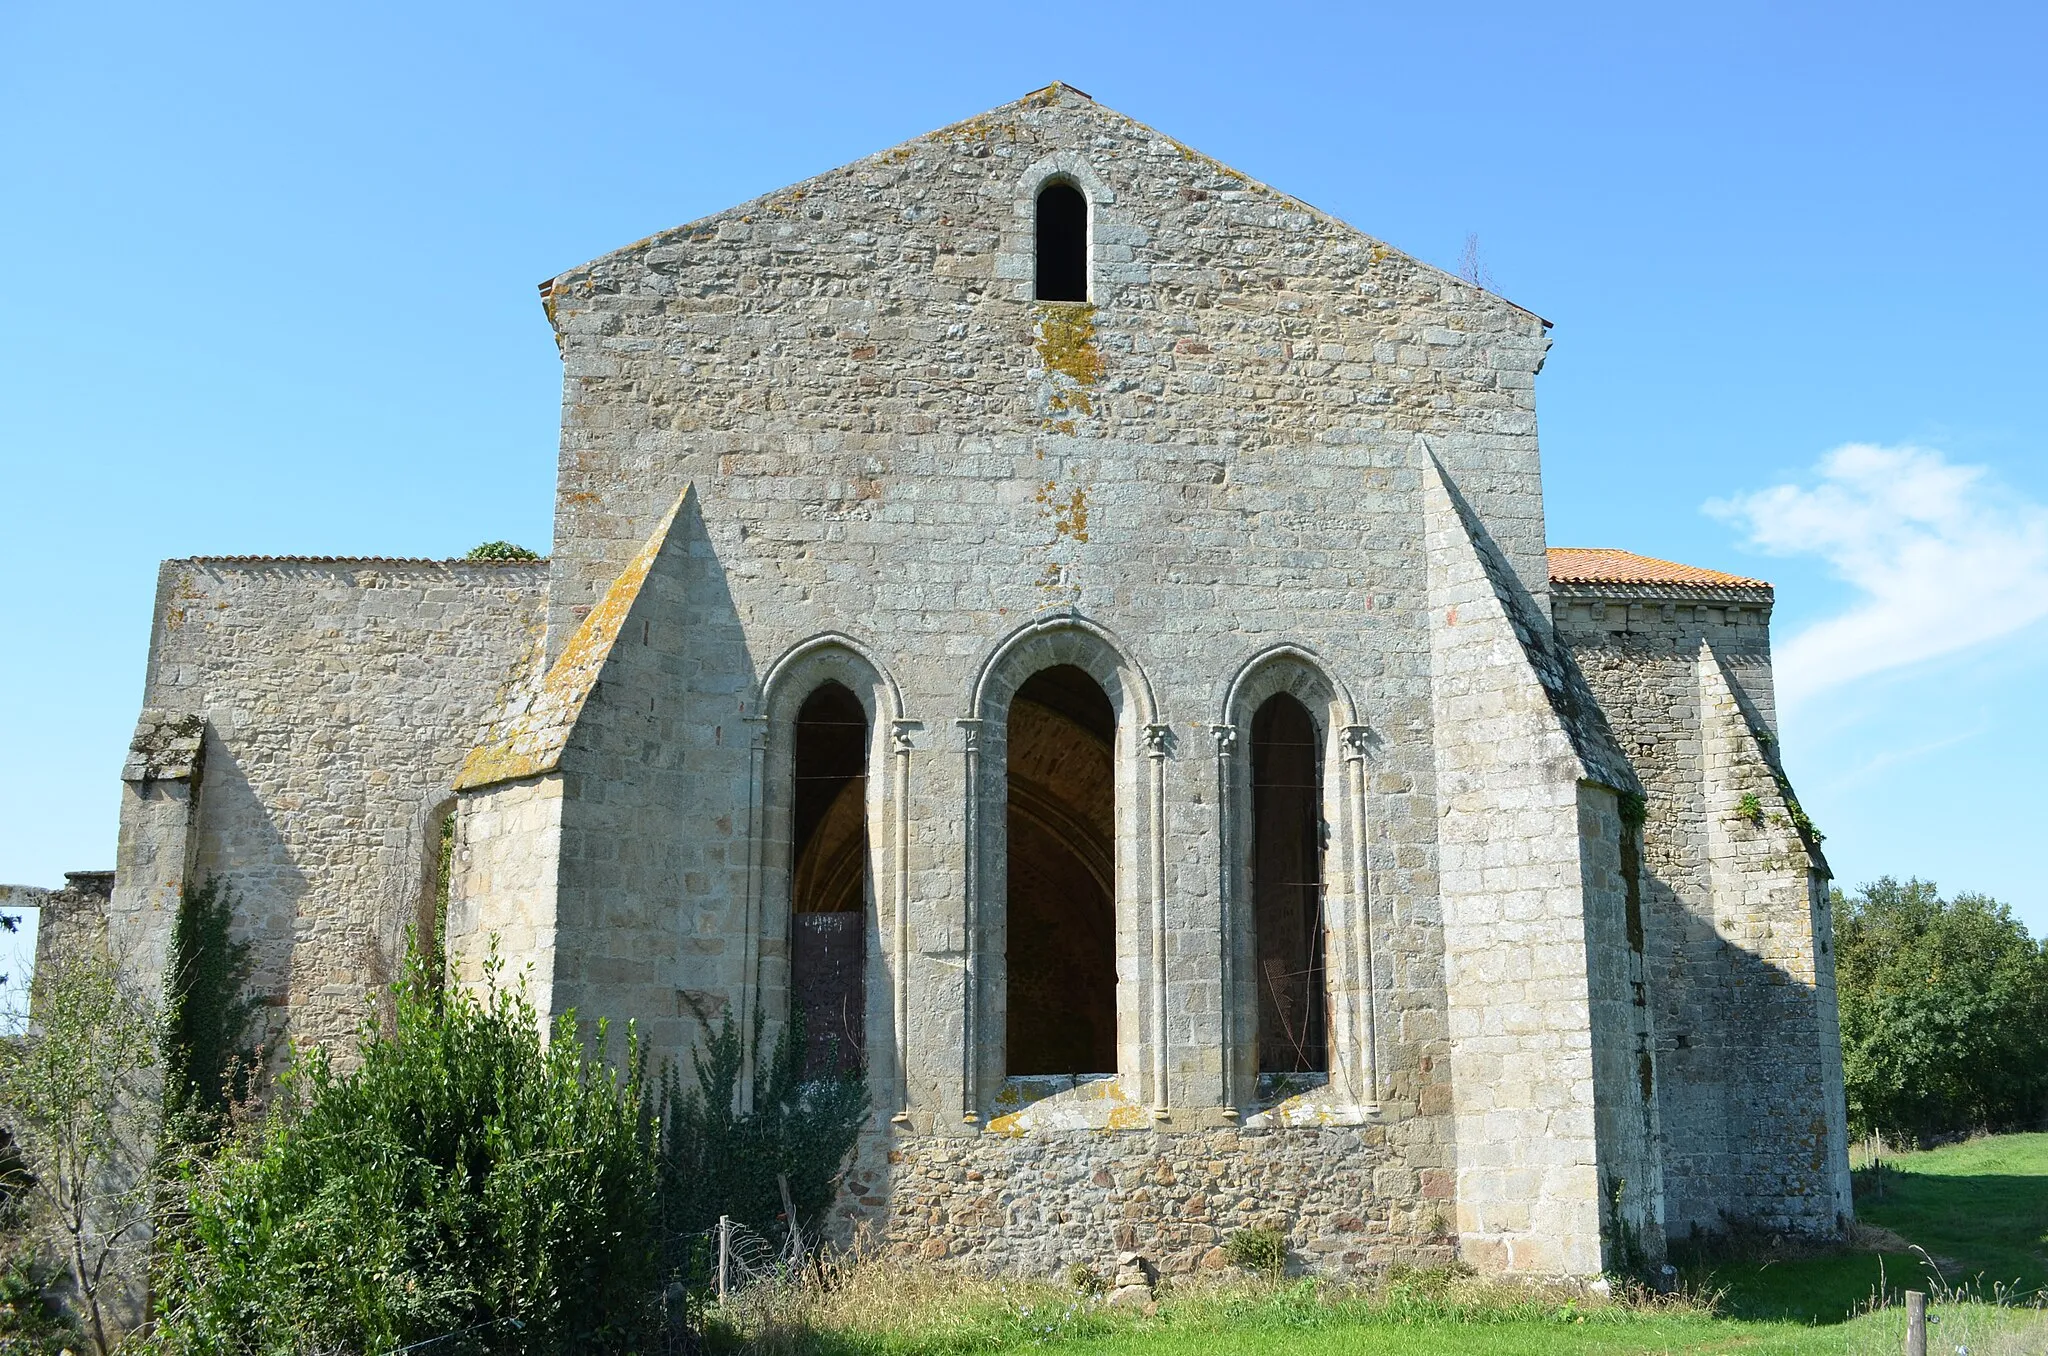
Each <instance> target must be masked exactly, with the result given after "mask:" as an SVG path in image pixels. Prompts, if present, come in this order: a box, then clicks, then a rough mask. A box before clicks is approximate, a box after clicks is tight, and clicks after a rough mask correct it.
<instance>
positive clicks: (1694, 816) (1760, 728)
mask: <svg viewBox="0 0 2048 1356" xmlns="http://www.w3.org/2000/svg"><path fill="white" fill-rule="evenodd" d="M1552 603H1553V614H1554V617H1555V621H1556V627H1557V631H1558V635H1559V637H1560V638H1561V639H1562V640H1563V641H1564V642H1565V643H1566V644H1567V645H1568V646H1569V647H1570V649H1571V651H1572V653H1573V655H1574V657H1575V658H1576V660H1577V662H1578V665H1579V667H1580V669H1581V671H1582V672H1583V673H1584V675H1585V678H1586V681H1587V683H1588V684H1589V686H1590V687H1591V688H1592V689H1593V690H1594V692H1595V693H1596V694H1597V696H1598V698H1599V701H1600V703H1601V705H1602V707H1603V708H1604V709H1605V710H1606V712H1607V714H1608V717H1609V719H1610V721H1611V722H1612V724H1613V727H1614V731H1615V735H1616V737H1617V740H1618V742H1619V744H1620V746H1621V747H1622V748H1623V750H1624V751H1625V752H1626V753H1627V754H1628V756H1629V758H1630V760H1631V762H1632V763H1633V764H1634V766H1635V768H1636V771H1637V774H1638V775H1639V777H1640V778H1641V781H1642V784H1643V788H1644V792H1645V795H1646V825H1645V828H1644V833H1643V851H1644V856H1643V870H1642V878H1641V897H1642V912H1643V927H1644V934H1645V946H1644V952H1645V957H1646V962H1647V978H1648V982H1649V996H1650V1002H1651V1008H1652V1025H1653V1028H1654V1031H1655V1033H1656V1043H1657V1118H1658V1124H1659V1131H1660V1134H1661V1136H1662V1159H1663V1165H1662V1166H1663V1181H1664V1193H1665V1209H1666V1226H1667V1229H1668V1230H1669V1231H1670V1232H1671V1233H1672V1234H1673V1235H1674V1236H1681V1235H1683V1234H1685V1233H1687V1232H1689V1231H1690V1230H1692V1229H1694V1228H1702V1229H1716V1228H1720V1227H1721V1226H1722V1225H1723V1223H1724V1222H1725V1217H1727V1216H1739V1217H1743V1218H1751V1219H1757V1220H1789V1219H1792V1218H1795V1217H1796V1218H1797V1219H1799V1220H1803V1221H1805V1223H1803V1224H1801V1226H1800V1227H1807V1228H1816V1229H1827V1228H1832V1227H1833V1210H1834V1209H1835V1208H1840V1209H1846V1208H1847V1196H1846V1195H1845V1194H1843V1195H1841V1196H1840V1200H1839V1201H1837V1202H1834V1204H1833V1205H1831V1206H1830V1207H1828V1208H1825V1209H1816V1208H1814V1207H1813V1206H1812V1202H1813V1200H1814V1199H1816V1196H1817V1193H1820V1192H1821V1188H1820V1187H1819V1186H1818V1185H1817V1184H1815V1183H1813V1182H1811V1181H1808V1182H1805V1183H1796V1182H1795V1183H1792V1184H1790V1187H1789V1188H1787V1187H1786V1185H1785V1184H1782V1183H1779V1182H1777V1181H1775V1180H1770V1179H1769V1178H1768V1176H1767V1175H1760V1174H1759V1173H1757V1172H1754V1171H1749V1170H1746V1169H1744V1168H1743V1167H1741V1166H1740V1165H1742V1164H1744V1163H1751V1164H1755V1163H1758V1162H1761V1161H1769V1160H1770V1159H1772V1157H1773V1156H1777V1157H1779V1158H1781V1159H1782V1161H1783V1162H1785V1163H1787V1164H1789V1163H1792V1162H1795V1161H1803V1162H1807V1163H1808V1164H1809V1171H1810V1162H1811V1159H1812V1157H1813V1154H1814V1149H1813V1147H1812V1146H1811V1145H1810V1144H1802V1143H1799V1142H1798V1138H1799V1137H1798V1136H1797V1135H1793V1136H1792V1137H1791V1138H1790V1139H1789V1140H1788V1139H1787V1138H1786V1137H1784V1136H1782V1135H1776V1133H1775V1132H1773V1136H1774V1138H1775V1144H1774V1146H1772V1147H1767V1146H1766V1144H1765V1143H1764V1142H1763V1141H1760V1140H1758V1139H1757V1138H1756V1136H1757V1131H1758V1126H1759V1121H1758V1119H1757V1106H1756V1103H1757V1098H1758V1097H1759V1096H1762V1097H1764V1098H1766V1099H1767V1100H1770V1099H1773V1098H1775V1096H1776V1093H1775V1092H1774V1091H1773V1089H1775V1088H1777V1087H1779V1086H1780V1084H1779V1083H1778V1081H1777V1079H1776V1077H1775V1074H1774V1073H1773V1070H1772V1065H1773V1064H1775V1063H1776V1062H1777V1061H1778V1060H1779V1059H1780V1058H1784V1059H1786V1060H1787V1061H1788V1069H1789V1071H1790V1072H1789V1077H1788V1078H1787V1079H1786V1080H1785V1082H1784V1084H1783V1085H1782V1086H1784V1087H1788V1088H1789V1087H1799V1086H1801V1085H1811V1086H1819V1087H1821V1088H1822V1090H1821V1091H1820V1092H1818V1093H1815V1094H1814V1095H1813V1097H1812V1100H1811V1101H1810V1102H1809V1103H1807V1104H1806V1107H1805V1109H1806V1111H1807V1113H1808V1114H1807V1115H1806V1116H1805V1117H1804V1118H1803V1120H1795V1121H1794V1122H1793V1124H1795V1125H1801V1126H1804V1127H1806V1128H1807V1129H1809V1130H1810V1128H1811V1126H1812V1123H1813V1121H1814V1120H1815V1118H1819V1119H1821V1120H1822V1121H1823V1122H1824V1123H1826V1124H1832V1123H1833V1122H1834V1121H1836V1120H1839V1118H1840V1117H1841V1115H1842V1111H1841V1098H1840V1091H1839V1089H1840V1068H1841V1061H1840V1041H1839V1036H1838V1034H1836V1033H1834V1032H1833V1031H1832V1028H1830V1027H1829V1026H1828V1023H1830V1022H1831V1021H1832V1020H1833V1012H1834V1003H1833V992H1832V975H1833V968H1832V957H1831V956H1829V955H1828V954H1827V952H1828V950H1829V949H1830V948H1831V937H1830V934H1831V925H1829V924H1827V922H1826V920H1825V917H1824V913H1814V912H1813V911H1811V910H1808V909H1806V906H1805V904H1804V903H1802V904H1801V905H1800V907H1799V909H1798V910H1796V911H1790V912H1788V910H1787V909H1785V908H1784V907H1773V908H1765V909H1762V910H1760V911H1753V906H1752V905H1751V904H1749V903H1747V902H1745V901H1744V900H1743V899H1741V898H1740V897H1739V894H1740V891H1738V894H1737V895H1736V896H1730V895H1728V894H1726V893H1725V892H1724V893H1721V894H1717V879H1716V875H1715V870H1714V866H1713V859H1714V849H1713V847H1712V841H1713V840H1714V838H1715V837H1716V836H1717V835H1721V834H1724V833H1725V832H1726V831H1727V829H1728V826H1727V824H1726V823H1725V820H1726V817H1727V816H1729V815H1730V814H1732V813H1733V812H1734V810H1735V807H1736V805H1737V804H1738V803H1739V800H1740V793H1739V792H1738V793H1735V794H1733V795H1730V794H1728V793H1727V791H1726V788H1725V787H1723V788H1721V789H1720V790H1713V789H1712V788H1710V786H1709V781H1708V776H1707V760H1708V746H1709V744H1710V743H1712V742H1713V739H1714V738H1722V739H1723V740H1724V742H1725V739H1726V738H1728V737H1729V736H1726V735H1725V734H1724V735H1722V736H1714V735H1713V730H1714V729H1715V728H1721V729H1724V730H1725V728H1726V727H1725V722H1724V723H1723V725H1721V726H1718V727H1716V726H1713V725H1712V723H1711V722H1709V723H1707V724H1703V706H1702V702H1703V698H1702V686H1701V685H1702V681H1703V679H1702V668H1701V665H1702V662H1703V661H1702V658H1701V654H1702V647H1703V646H1710V647H1711V649H1712V651H1713V653H1714V654H1715V655H1717V656H1718V657H1719V663H1718V669H1717V671H1719V672H1721V673H1723V674H1724V675H1725V678H1726V681H1727V684H1728V692H1729V699H1730V700H1731V701H1734V702H1735V703H1736V707H1737V709H1740V710H1741V711H1743V712H1744V713H1745V721H1746V723H1747V724H1748V725H1749V726H1750V727H1751V728H1752V729H1753V732H1754V733H1753V735H1752V736H1750V739H1751V743H1752V744H1753V746H1754V748H1755V749H1756V750H1758V753H1757V756H1758V757H1759V758H1764V759H1766V761H1765V762H1764V763H1763V764H1762V765H1761V766H1760V767H1753V768H1752V769H1751V774H1750V775H1751V777H1752V779H1754V778H1759V777H1760V778H1761V781H1762V783H1765V784H1767V786H1765V787H1764V789H1766V790H1768V792H1769V793H1770V794H1771V795H1772V796H1777V795H1779V794H1780V793H1779V792H1778V790H1777V785H1776V779H1775V777H1774V776H1772V775H1770V767H1771V765H1770V763H1769V762H1768V758H1767V752H1768V747H1769V746H1768V745H1766V744H1765V743H1764V742H1763V740H1764V739H1766V738H1767V737H1768V736H1769V735H1770V732H1771V728H1772V723H1773V721H1774V719H1775V717H1774V714H1773V713H1772V710H1771V684H1770V632H1769V624H1770V608H1771V594H1770V591H1769V590H1768V589H1767V588H1716V587H1703V586H1685V587H1680V586H1669V585H1568V586H1567V585H1560V586H1556V587H1555V589H1554V592H1553V597H1552ZM1793 837H1794V838H1795V839H1796V838H1797V835H1796V833H1795V834H1794V835H1793ZM1770 857H1772V854H1769V853H1766V854H1763V856H1762V857H1761V858H1759V859H1758V860H1756V861H1754V862H1752V863H1750V868H1749V869H1755V870H1760V871H1763V872H1764V875H1765V876H1766V877H1767V878H1768V879H1769V880H1770V881H1772V882H1774V884H1772V885H1765V886H1763V887H1762V888H1763V890H1764V892H1765V893H1766V894H1768V893H1769V892H1770V891H1771V890H1772V889H1779V890H1785V891H1790V892H1792V893H1794V894H1796V895H1797V896H1798V898H1799V899H1800V900H1801V901H1805V900H1806V899H1807V898H1808V896H1809V893H1811V892H1814V891H1818V893H1819V898H1820V899H1821V900H1822V901H1823V902H1822V904H1821V905H1820V908H1821V909H1822V910H1824V908H1825V904H1824V900H1825V885H1824V883H1821V884H1818V885H1816V884H1814V883H1813V882H1812V879H1811V876H1810V872H1811V871H1813V870H1815V869H1818V870H1820V871H1825V863H1824V862H1821V861H1820V859H1819V858H1818V855H1817V854H1809V853H1808V851H1807V849H1806V847H1805V845H1803V844H1799V845H1798V846H1797V847H1796V850H1795V849H1794V847H1793V845H1792V844H1790V843H1788V844H1787V845H1786V850H1785V851H1784V852H1783V853H1781V854H1777V856H1776V858H1775V864H1774V865H1773V866H1771V867H1770V868H1769V869H1768V870H1765V869H1764V867H1763V859H1764V858H1770ZM1734 879H1735V878H1734V877H1733V876H1730V875H1729V874H1728V873H1726V872H1724V873H1723V875H1722V877H1721V880H1720V882H1719V885H1720V886H1721V887H1722V888H1723V890H1724V891H1725V889H1726V888H1727V887H1729V886H1731V885H1732V884H1733V882H1734ZM1753 913H1754V917H1753ZM1801 913H1805V914H1807V915H1808V917H1807V921H1806V922H1805V923H1804V924H1802V923H1801V922H1800V920H1799V917H1798V915H1799V914H1801ZM1767 917H1775V919H1776V921H1775V922H1772V923H1769V924H1768V925H1767V926H1768V930H1769V933H1770V940H1769V947H1770V949H1771V954H1772V957H1773V960H1772V961H1770V962H1766V961H1764V960H1763V959H1762V958H1761V957H1759V956H1758V955H1756V954H1753V953H1752V952H1750V951H1749V950H1747V949H1746V947H1747V946H1748V945H1749V944H1750V937H1749V934H1750V931H1751V929H1752V926H1753V923H1757V924H1761V922H1762V920H1763V919H1764V918H1767ZM1802 952H1803V953H1804V954H1805V956H1807V957H1809V958H1811V959H1806V960H1802V959H1801V958H1800V953H1802ZM1787 961H1789V962H1790V964H1789V965H1787V964H1785V963H1784V962H1787ZM1774 966H1775V969H1774V968H1773V967H1774ZM1823 966H1824V967H1825V975H1826V991H1825V993H1822V992H1821V991H1820V988H1819V983H1818V981H1819V977H1820V976H1821V974H1822V967H1823ZM1799 973H1804V974H1807V975H1811V976H1814V977H1815V978H1814V979H1813V980H1809V981H1806V982H1805V983H1806V985H1807V986H1808V987H1807V990H1806V991H1807V997H1806V998H1805V999H1804V1000H1798V999H1795V998H1793V997H1792V996H1791V995H1792V993H1793V992H1796V991H1797V990H1799V989H1800V988H1801V987H1802V984H1801V982H1800V981H1796V980H1795V981H1793V982H1792V985H1791V990H1789V991H1787V990H1784V989H1783V987H1782V986H1781V985H1779V984H1777V983H1774V982H1773V979H1772V976H1773V975H1774V974H1777V975H1783V976H1790V975H1794V974H1799ZM1773 994H1775V995H1776V998H1775V999H1768V1000H1767V1001H1763V1002H1761V1003H1760V1002H1758V1001H1757V1000H1759V999H1766V998H1767V996H1769V995H1773ZM1779 1000H1783V1001H1779ZM1801 1001H1804V1002H1805V1003H1807V1005H1808V1006H1807V1010H1806V1012H1805V1013H1804V1015H1800V1014H1799V1013H1798V1012H1796V1011H1788V1010H1787V1009H1788V1007H1789V1008H1790V1009H1796V1008H1797V1007H1798V1006H1799V1003H1800V1002H1801ZM1805 1063H1811V1064H1812V1065H1813V1071H1812V1076H1811V1078H1809V1077H1808V1075H1807V1074H1805V1073H1802V1072H1800V1071H1799V1070H1800V1066H1801V1065H1802V1064H1805ZM1830 1070H1831V1071H1832V1079H1833V1082H1832V1087H1833V1089H1834V1091H1832V1092H1828V1091H1826V1090H1825V1088H1826V1086H1827V1085H1828V1080H1829V1077H1830V1073H1829V1071H1830ZM1816 1080H1817V1082H1816ZM1797 1095H1799V1096H1804V1095H1805V1094H1803V1093H1802V1094H1797ZM1830 1108H1832V1110H1830ZM1772 1115H1773V1117H1775V1118H1776V1122H1777V1123H1779V1124H1784V1121H1783V1117H1782V1115H1780V1114H1779V1113H1775V1112H1774V1113H1772ZM1822 1137H1823V1138H1826V1133H1825V1132H1824V1133H1823V1136H1822ZM1828 1152H1829V1153H1830V1154H1832V1150H1830V1151H1828ZM1759 1155H1761V1158H1759V1157H1758V1156H1759ZM1846 1162H1847V1160H1846V1156H1844V1157H1843V1158H1842V1159H1841V1161H1840V1163H1839V1165H1837V1167H1831V1168H1828V1169H1827V1171H1828V1172H1830V1173H1833V1172H1836V1171H1837V1170H1838V1171H1839V1173H1840V1174H1842V1175H1843V1178H1842V1180H1844V1181H1846V1172H1847V1166H1846ZM1788 1189H1790V1190H1792V1191H1794V1192H1795V1194H1794V1195H1790V1196H1788V1195H1787V1194H1786V1191H1787V1190H1788ZM1842 1190H1843V1191H1844V1192H1845V1191H1846V1187H1844V1188H1843V1189H1842ZM1823 1194H1828V1195H1830V1196H1833V1195H1835V1194H1836V1193H1835V1188H1834V1187H1833V1186H1828V1187H1827V1188H1826V1191H1825V1193H1823ZM1788 1212H1789V1213H1788Z"/></svg>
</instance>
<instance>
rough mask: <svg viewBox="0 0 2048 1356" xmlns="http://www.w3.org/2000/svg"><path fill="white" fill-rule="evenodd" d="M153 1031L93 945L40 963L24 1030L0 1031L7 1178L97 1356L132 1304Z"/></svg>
mask: <svg viewBox="0 0 2048 1356" xmlns="http://www.w3.org/2000/svg"><path fill="white" fill-rule="evenodd" d="M160 1029H161V1023H160V1021H159V1017H158V1013H157V1011H156V1009H155V1007H154V1005H152V1004H151V1003H149V1002H148V1001H147V1000H145V999H142V998H141V997H139V996H138V995H136V994H135V993H133V992H132V991H131V990H130V989H129V988H128V987H127V986H126V985H125V984H124V983H123V982H122V979H121V975H120V972H119V969H118V967H116V966H115V964H114V962H113V960H112V959H111V958H110V957H108V956H107V955H106V953H105V952H104V950H102V949H100V948H98V947H90V948H84V949H81V950H80V951H78V952H77V953H75V954H72V955H68V956H55V957H50V958H48V959H45V960H44V962H43V963H42V965H41V966H40V967H38V970H37V973H36V976H35V1004H34V1009H33V1014H32V1020H31V1021H30V1024H29V1027H28V1030H27V1032H26V1033H24V1034H23V1035H22V1036H21V1037H19V1038H18V1039H15V1040H0V1120H4V1122H5V1124H6V1125H7V1126H8V1128H9V1129H10V1130H11V1131H12V1132H13V1134H14V1138H15V1146H16V1152H17V1155H18V1159H17V1166H16V1168H15V1170H14V1180H13V1182H12V1183H11V1184H10V1185H11V1186H12V1187H13V1189H15V1190H17V1191H18V1192H19V1193H20V1210H21V1214H22V1219H23V1221H24V1223H25V1224H26V1226H27V1230H28V1237H29V1239H30V1241H31V1245H32V1247H34V1248H35V1249H36V1250H37V1251H38V1252H39V1253H41V1254H43V1255H44V1256H46V1257H48V1258H49V1259H50V1260H52V1261H53V1262H54V1263H55V1264H56V1266H57V1267H58V1268H59V1269H60V1270H61V1273H62V1274H63V1275H64V1277H65V1279H66V1280H67V1281H68V1286H67V1289H68V1290H69V1291H70V1299H71V1300H72V1302H73V1303H74V1304H75V1306H76V1308H77V1311H78V1314H79V1318H80V1320H81V1323H82V1325H83V1327H84V1328H85V1332H86V1336H87V1338H88V1339H89V1340H90V1341H91V1342H92V1344H93V1347H94V1349H95V1350H97V1351H99V1352H101V1353H102V1354H104V1353H106V1352H108V1351H110V1350H112V1348H113V1344H114V1341H115V1339H116V1338H117V1337H118V1336H119V1335H120V1333H119V1329H120V1328H121V1327H122V1326H123V1320H124V1319H125V1318H126V1317H127V1316H128V1315H129V1314H130V1313H132V1311H133V1308H134V1306H136V1305H137V1304H138V1303H139V1302H140V1295H139V1291H140V1284H141V1278H142V1275H143V1272H144V1269H145V1262H146V1259H147V1244H148V1233H149V1230H148V1226H149V1221H150V1207H151V1204H152V1188H153V1184H154V1183H153V1177H152V1173H151V1166H152V1164H153V1162H154V1159H155V1156H156V1151H157V1143H158V1138H159V1134H160V1130H161V1126H162V1112H161V1106H160V1100H159V1086H158V1080H157V1078H156V1072H157V1064H158V1059H157V1050H158V1039H159V1033H160Z"/></svg>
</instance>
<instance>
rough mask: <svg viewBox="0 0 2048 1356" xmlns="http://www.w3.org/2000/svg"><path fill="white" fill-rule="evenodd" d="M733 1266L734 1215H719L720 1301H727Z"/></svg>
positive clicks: (721, 1302)
mask: <svg viewBox="0 0 2048 1356" xmlns="http://www.w3.org/2000/svg"><path fill="white" fill-rule="evenodd" d="M731 1267H732V1217H731V1216H730V1215H720V1216H719V1217H718V1287H717V1289H718V1302H719V1303H720V1304H723V1303H725V1295H726V1279H725V1278H726V1276H727V1275H729V1274H730V1272H731Z"/></svg>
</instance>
